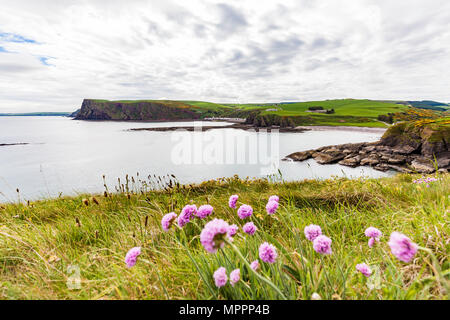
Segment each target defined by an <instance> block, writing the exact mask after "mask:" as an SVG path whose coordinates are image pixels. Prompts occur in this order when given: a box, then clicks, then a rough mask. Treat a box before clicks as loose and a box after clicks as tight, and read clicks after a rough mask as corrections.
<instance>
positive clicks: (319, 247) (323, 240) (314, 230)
mask: <svg viewBox="0 0 450 320" xmlns="http://www.w3.org/2000/svg"><path fill="white" fill-rule="evenodd" d="M303 232H304V233H305V237H306V239H308V240H309V241H312V243H313V249H314V250H315V251H316V252H318V253H321V254H331V253H332V250H331V239H330V238H328V237H327V236H324V235H322V229H321V228H320V226H318V225H315V224H310V225H309V226H306V227H305V229H304V231H303Z"/></svg>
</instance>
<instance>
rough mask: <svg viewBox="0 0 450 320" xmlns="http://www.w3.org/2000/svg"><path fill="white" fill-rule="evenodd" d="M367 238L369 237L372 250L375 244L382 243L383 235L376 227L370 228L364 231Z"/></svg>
mask: <svg viewBox="0 0 450 320" xmlns="http://www.w3.org/2000/svg"><path fill="white" fill-rule="evenodd" d="M364 234H365V235H366V237H369V238H370V239H369V248H372V247H373V245H374V244H375V241H380V237H381V236H382V235H383V234H382V233H381V231H380V230H378V229H377V228H374V227H368V228H367V229H366V231H364Z"/></svg>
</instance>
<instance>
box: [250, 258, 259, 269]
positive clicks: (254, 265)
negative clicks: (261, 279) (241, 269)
mask: <svg viewBox="0 0 450 320" xmlns="http://www.w3.org/2000/svg"><path fill="white" fill-rule="evenodd" d="M250 268H252V269H253V270H254V271H258V270H259V268H260V266H259V261H258V260H255V261H253V262H252V263H250Z"/></svg>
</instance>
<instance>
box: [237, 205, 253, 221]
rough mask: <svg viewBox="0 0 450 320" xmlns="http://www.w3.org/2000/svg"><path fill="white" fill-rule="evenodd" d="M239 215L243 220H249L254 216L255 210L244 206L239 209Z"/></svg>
mask: <svg viewBox="0 0 450 320" xmlns="http://www.w3.org/2000/svg"><path fill="white" fill-rule="evenodd" d="M237 214H238V216H239V218H241V219H245V218H248V217H250V216H251V215H252V214H253V208H252V207H251V206H249V205H248V204H243V205H242V206H240V207H239V209H238V212H237Z"/></svg>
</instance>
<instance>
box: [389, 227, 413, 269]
mask: <svg viewBox="0 0 450 320" xmlns="http://www.w3.org/2000/svg"><path fill="white" fill-rule="evenodd" d="M388 245H389V247H390V248H391V252H392V254H393V255H394V256H396V257H397V259H398V260H400V261H403V262H410V261H411V260H412V258H414V256H415V255H416V253H417V249H418V246H417V244H415V243H414V242H412V241H411V239H409V238H408V237H407V236H405V235H404V234H402V233H399V232H392V233H391V237H390V238H389V242H388Z"/></svg>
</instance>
